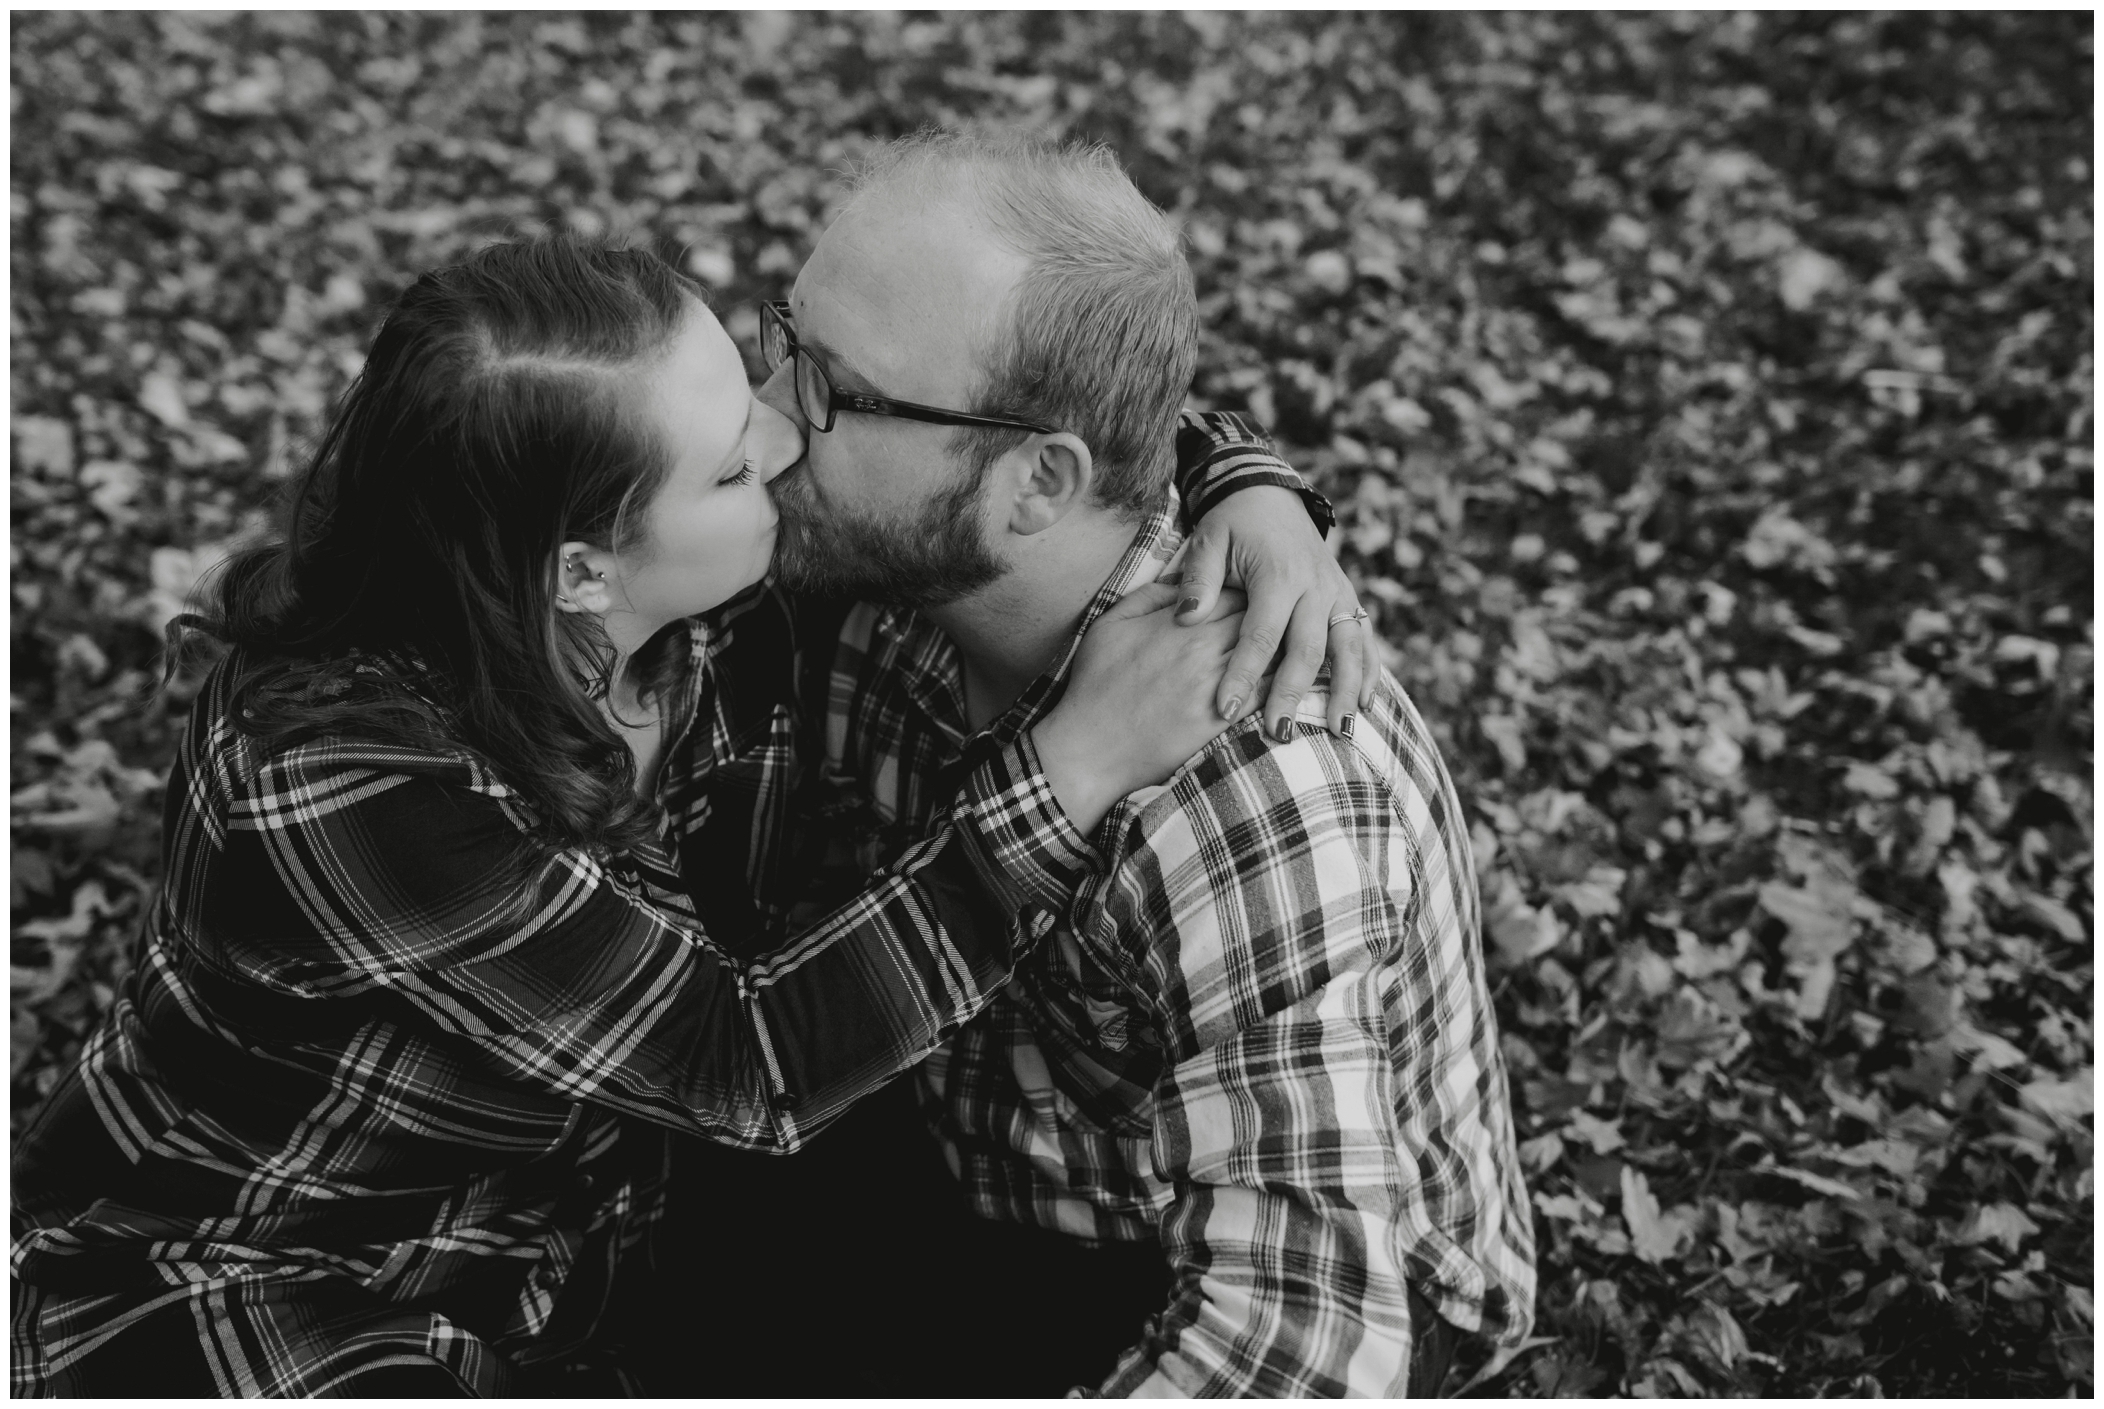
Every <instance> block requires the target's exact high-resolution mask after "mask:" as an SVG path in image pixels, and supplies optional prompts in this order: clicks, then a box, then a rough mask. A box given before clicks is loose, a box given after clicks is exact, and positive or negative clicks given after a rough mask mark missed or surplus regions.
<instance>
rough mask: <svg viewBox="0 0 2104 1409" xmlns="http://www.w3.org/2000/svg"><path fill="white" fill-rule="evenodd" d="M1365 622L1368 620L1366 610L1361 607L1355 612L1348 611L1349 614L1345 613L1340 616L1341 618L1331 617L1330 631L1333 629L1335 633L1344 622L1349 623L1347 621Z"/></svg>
mask: <svg viewBox="0 0 2104 1409" xmlns="http://www.w3.org/2000/svg"><path fill="white" fill-rule="evenodd" d="M1364 620H1366V608H1364V607H1360V608H1358V609H1357V610H1355V611H1348V612H1345V613H1343V614H1342V615H1340V616H1333V617H1331V618H1330V629H1331V630H1332V631H1334V630H1336V629H1337V628H1338V626H1340V625H1342V624H1343V623H1344V622H1347V621H1364Z"/></svg>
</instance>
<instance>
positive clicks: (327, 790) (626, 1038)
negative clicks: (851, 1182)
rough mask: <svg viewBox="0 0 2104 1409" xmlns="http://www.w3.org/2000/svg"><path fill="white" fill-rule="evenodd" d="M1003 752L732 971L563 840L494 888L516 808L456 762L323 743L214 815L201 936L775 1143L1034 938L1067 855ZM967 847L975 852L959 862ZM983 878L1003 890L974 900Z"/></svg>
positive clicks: (907, 1055) (624, 1105)
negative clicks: (775, 944) (829, 909)
mask: <svg viewBox="0 0 2104 1409" xmlns="http://www.w3.org/2000/svg"><path fill="white" fill-rule="evenodd" d="M1056 809H1057V803H1056V801H1054V800H1053V798H1052V795H1051V793H1050V791H1049V787H1048V785H1047V784H1046V782H1045V780H1044V778H1043V776H1042V774H1040V773H1038V772H1037V771H1036V769H1035V765H1034V761H1033V760H1032V759H1031V758H1030V756H1029V755H1028V753H1027V752H1026V751H1024V750H1018V749H1011V750H1008V751H1006V752H1005V753H1004V754H1003V755H1002V756H1001V757H999V758H997V759H993V760H990V761H989V763H988V764H987V765H986V766H983V767H982V768H981V769H979V770H978V771H977V772H976V773H975V774H974V775H973V776H972V778H971V780H970V781H969V782H968V783H967V784H966V786H965V788H964V790H963V791H962V792H961V794H960V796H959V798H958V800H957V802H956V803H955V804H954V806H953V808H952V811H951V814H950V816H951V821H952V823H953V825H952V826H951V827H950V828H949V829H947V831H946V834H945V835H944V836H943V837H939V838H937V839H935V840H933V841H931V842H929V843H926V844H924V845H922V846H920V847H917V848H915V849H914V850H913V851H911V852H909V853H908V854H907V855H906V856H904V857H903V858H901V859H900V861H899V862H898V863H897V864H896V865H894V866H892V867H890V868H888V869H887V870H886V871H884V872H883V873H882V874H880V875H879V876H877V877H876V878H874V879H873V880H872V882H871V883H870V885H869V886H868V887H867V888H866V889H865V890H864V891H863V892H862V893H861V894H860V895H859V896H857V897H856V898H855V900H854V901H853V902H852V903H850V904H849V905H847V906H845V907H843V908H842V909H841V910H839V911H836V912H835V913H834V914H832V915H829V916H828V917H826V919H825V920H824V921H822V922H821V923H819V924H818V925H817V926H815V927H813V928H812V929H810V930H808V931H806V932H805V933H803V934H801V935H799V936H798V937H797V938H796V939H795V941H793V942H792V943H791V944H790V945H789V946H788V947H787V948H785V949H783V950H781V951H779V952H777V953H774V954H771V955H768V956H765V957H763V958H761V959H758V960H754V961H750V962H741V961H739V960H737V959H735V958H733V957H732V956H730V955H728V954H726V953H724V952H723V951H722V950H721V949H720V948H719V947H718V946H716V945H715V944H714V943H712V942H711V941H710V939H709V937H708V936H707V935H706V934H705V933H703V932H702V930H701V928H700V927H699V925H698V924H696V923H695V922H694V921H693V920H692V919H691V917H688V916H682V915H679V914H675V913H672V912H671V911H668V910H667V909H665V908H664V907H661V906H659V905H656V904H654V903H652V902H651V901H650V900H649V899H648V898H647V897H646V896H645V895H644V893H643V887H642V886H641V885H640V884H638V883H637V882H636V881H635V880H633V879H632V878H630V877H627V876H624V875H623V874H621V873H620V872H618V871H616V870H614V869H612V868H611V867H609V866H608V865H607V864H606V863H604V862H602V861H599V860H596V859H594V858H592V857H589V856H587V855H585V854H584V853H582V852H579V851H575V850H566V851H562V852H557V853H552V854H550V855H549V856H547V857H546V858H545V859H543V860H542V861H541V862H540V863H539V865H538V868H537V870H535V872H534V873H533V874H532V875H531V877H530V878H529V879H527V880H526V881H525V882H524V883H523V887H522V886H521V884H520V883H519V882H516V881H507V880H506V879H505V877H506V876H507V875H515V874H516V870H515V868H514V867H513V865H512V861H513V858H514V857H515V855H516V854H517V850H518V848H519V847H520V846H521V845H522V844H523V842H524V840H525V835H524V831H523V828H522V823H523V821H524V820H525V819H524V818H523V815H522V814H521V813H520V812H519V810H518V807H517V803H516V801H515V799H514V798H513V797H512V796H511V795H510V794H509V792H508V790H506V789H505V788H504V787H503V786H502V785H501V784H498V783H495V782H494V781H493V780H491V779H489V778H488V777H487V775H486V774H483V773H481V772H480V771H479V770H478V769H477V768H476V767H475V766H474V765H473V764H471V763H469V762H466V761H463V760H457V759H450V758H445V757H441V756H437V755H432V754H428V753H420V752H418V751H415V750H406V749H397V748H387V747H382V746H378V745H370V744H362V743H358V742H352V741H344V740H340V739H337V740H322V741H317V742H315V743H312V744H308V745H305V746H302V747H300V748H297V749H293V750H290V751H288V752H287V753H285V754H284V755H281V756H280V757H279V758H278V759H276V760H274V761H273V762H271V763H270V764H269V765H268V766H267V767H266V768H265V769H263V770H262V772H261V773H260V775H259V776H258V777H257V778H256V780H255V782H254V785H253V787H251V788H249V789H247V790H246V796H245V797H244V798H243V799H241V801H240V802H239V803H238V804H237V806H236V808H235V811H234V816H233V819H232V821H231V823H230V826H229V829H228V832H227V835H226V844H225V848H224V851H223V853H222V855H221V857H220V858H219V860H218V862H217V863H216V864H215V866H214V872H215V874H214V875H213V876H212V877H210V879H209V883H208V884H206V885H204V886H203V887H202V889H203V891H204V904H205V905H206V906H207V907H208V908H209V909H211V910H216V911H218V913H216V914H208V916H207V919H206V922H205V923H206V926H207V927H208V928H210V929H211V930H213V931H215V932H216V933H217V934H218V935H220V936H238V938H234V939H232V940H231V942H229V943H228V944H227V949H228V957H229V958H230V959H231V960H232V962H233V963H234V964H235V965H236V966H237V967H238V968H239V969H240V970H242V972H243V976H244V977H246V978H247V979H249V980H250V981H252V982H259V983H262V984H264V985H265V986H267V987H270V988H272V989H274V990H276V991H279V992H286V993H289V994H291V995H293V996H298V997H309V998H338V997H354V996H355V997H361V998H366V999H369V1000H373V1001H377V1002H379V1003H380V1004H381V1005H382V1006H383V1009H393V1010H395V1011H397V1012H398V1013H399V1012H401V1011H402V1010H404V1009H406V1010H408V1011H409V1012H411V1013H413V1014H414V1015H415V1018H416V1020H418V1021H420V1022H421V1023H424V1024H429V1025H430V1026H433V1027H436V1028H438V1029H440V1030H441V1031H443V1032H445V1033H447V1034H450V1035H451V1036H453V1037H454V1038H456V1039H458V1040H460V1041H464V1042H466V1043H468V1044H470V1045H471V1046H472V1047H473V1048H475V1049H476V1050H477V1051H478V1052H479V1053H480V1054H481V1058H482V1060H483V1061H485V1062H487V1063H490V1064H492V1065H494V1066H496V1067H497V1068H499V1069H501V1070H502V1071H504V1072H505V1073H506V1074H507V1075H509V1076H511V1077H513V1078H515V1079H518V1080H521V1081H524V1082H527V1083H529V1084H531V1085H533V1086H535V1087H537V1088H539V1089H541V1090H543V1091H545V1092H547V1093H549V1094H552V1095H556V1096H559V1097H561V1098H563V1099H567V1100H577V1101H590V1102H594V1103H596V1104H601V1105H606V1106H611V1107H613V1108H615V1109H618V1110H623V1111H626V1112H629V1113H631V1114H634V1115H638V1116H642V1117H645V1118H647V1119H651V1120H656V1121H659V1122H663V1123H667V1124H672V1125H677V1126H680V1127H683V1128H686V1129H689V1130H693V1131H695V1132H697V1133H700V1134H702V1135H706V1136H708V1137H710V1138H712V1139H717V1140H721V1141H724V1142H727V1143H731V1144H738V1145H746V1146H751V1147H755V1148H761V1149H777V1150H787V1149H793V1148H795V1147H796V1146H797V1145H798V1144H799V1143H800V1142H801V1141H802V1140H803V1139H804V1138H805V1137H806V1136H807V1135H808V1134H809V1133H810V1132H811V1131H813V1130H815V1129H817V1128H818V1127H820V1126H822V1125H824V1124H825V1123H826V1122H827V1121H829V1120H831V1119H832V1118H833V1117H835V1116H837V1115H838V1114H840V1113H841V1112H842V1111H843V1110H845V1109H846V1108H847V1106H848V1105H850V1104H851V1103H852V1102H853V1101H854V1100H855V1099H856V1098H857V1097H859V1096H861V1095H864V1094H866V1093H867V1092H869V1091H871V1090H874V1089H875V1088H876V1087H877V1086H879V1085H881V1084H882V1083H883V1082H884V1081H885V1080H886V1079H888V1078H889V1077H890V1076H892V1075H894V1074H895V1073H897V1072H898V1071H900V1070H902V1069H903V1068H905V1067H907V1066H909V1065H911V1064H912V1063H913V1062H914V1061H916V1060H918V1059H919V1058H920V1057H921V1056H923V1055H924V1054H925V1053H926V1052H927V1051H928V1050H930V1049H931V1048H932V1047H934V1046H935V1045H936V1044H937V1043H938V1042H940V1041H941V1040H942V1038H943V1037H944V1036H946V1035H947V1034H948V1032H949V1031H950V1030H952V1029H953V1028H954V1027H955V1026H956V1025H957V1024H958V1023H961V1022H962V1021H964V1020H965V1019H967V1018H969V1017H970V1016H972V1014H974V1013H975V1012H977V1011H978V1010H979V1009H980V1008H981V1007H982V1006H984V1004H985V1003H986V1001H987V1000H988V998H989V997H990V996H991V995H992V993H993V992H994V990H996V989H997V988H998V987H999V986H1000V985H1001V984H1002V983H1003V982H1005V981H1006V979H1007V977H1008V975H1009V972H1010V970H1011V969H1012V968H1013V966H1014V963H1015V960H1016V959H1017V957H1018V956H1019V955H1020V954H1021V953H1022V952H1023V951H1024V950H1026V949H1027V948H1028V947H1029V946H1030V945H1031V944H1033V943H1034V942H1035V941H1036V939H1037V937H1038V936H1039V935H1040V934H1041V933H1042V931H1043V930H1044V929H1045V928H1046V927H1048V926H1049V924H1050V919H1049V913H1048V912H1047V911H1045V910H1043V909H1041V908H1038V907H1036V906H1035V905H1034V902H1033V900H1032V897H1033V896H1041V895H1042V896H1052V895H1055V894H1057V893H1063V892H1064V891H1065V890H1066V889H1067V888H1069V887H1071V886H1072V885H1073V884H1075V883H1077V881H1078V879H1079V875H1080V874H1081V872H1080V868H1081V867H1082V866H1083V865H1084V864H1085V863H1084V861H1083V860H1082V858H1081V857H1080V856H1078V855H1070V854H1068V853H1067V852H1065V851H1063V850H1062V849H1061V848H1060V847H1059V846H1058V845H1057V844H1056V840H1055V841H1054V842H1052V843H1048V842H1047V841H1046V840H1045V839H1046V838H1054V839H1057V838H1059V837H1061V836H1068V835H1071V831H1070V830H1069V831H1067V832H1061V831H1060V830H1059V829H1057V828H1052V827H1048V826H1046V825H1044V823H1043V814H1045V813H1046V812H1048V811H1056ZM968 846H972V847H979V848H982V849H983V851H982V854H981V855H980V856H978V857H976V858H975V857H973V856H970V855H968V854H967V848H968ZM982 870H986V871H991V872H995V873H998V874H1000V875H1002V876H1004V877H1006V878H1007V889H1006V890H1005V891H1004V892H1001V893H997V892H995V891H994V890H991V889H989V888H988V887H987V886H986V885H984V884H982V883H981V881H980V879H979V876H980V873H981V871H982Z"/></svg>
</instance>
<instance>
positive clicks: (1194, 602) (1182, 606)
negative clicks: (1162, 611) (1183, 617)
mask: <svg viewBox="0 0 2104 1409" xmlns="http://www.w3.org/2000/svg"><path fill="white" fill-rule="evenodd" d="M1176 610H1177V611H1179V612H1195V611H1197V610H1198V599H1197V598H1196V597H1186V598H1184V599H1183V600H1182V601H1181V602H1178V603H1177V604H1176Z"/></svg>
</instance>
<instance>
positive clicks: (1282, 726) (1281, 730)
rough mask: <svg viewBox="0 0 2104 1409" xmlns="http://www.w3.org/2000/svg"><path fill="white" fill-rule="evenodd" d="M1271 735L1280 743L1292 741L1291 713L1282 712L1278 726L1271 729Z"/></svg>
mask: <svg viewBox="0 0 2104 1409" xmlns="http://www.w3.org/2000/svg"><path fill="white" fill-rule="evenodd" d="M1271 737H1272V738H1274V739H1277V740H1278V741H1279V742H1280V743H1282V744H1290V743H1292V742H1293V718H1292V716H1291V715H1283V714H1282V715H1280V716H1279V721H1278V727H1277V728H1275V729H1273V730H1272V731H1271Z"/></svg>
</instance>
